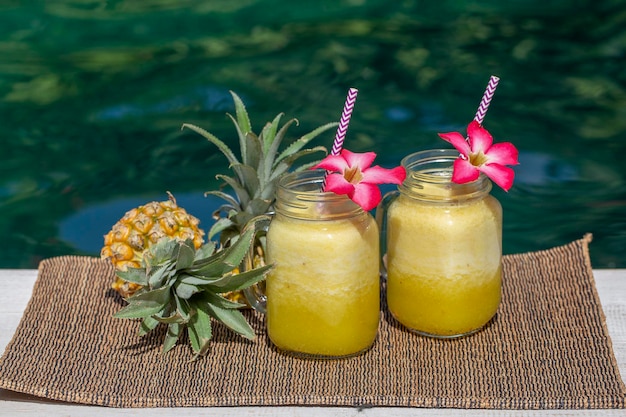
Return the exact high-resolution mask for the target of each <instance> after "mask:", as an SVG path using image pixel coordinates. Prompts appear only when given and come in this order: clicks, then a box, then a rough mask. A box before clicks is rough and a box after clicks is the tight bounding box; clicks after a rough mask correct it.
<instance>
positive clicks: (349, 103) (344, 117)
mask: <svg viewBox="0 0 626 417" xmlns="http://www.w3.org/2000/svg"><path fill="white" fill-rule="evenodd" d="M358 92H359V90H357V89H356V88H350V89H349V90H348V96H347V97H346V102H345V103H344V105H343V111H342V112H341V120H340V121H339V127H338V128H337V133H336V134H335V141H334V142H333V148H332V150H331V151H330V154H331V155H339V153H340V152H341V149H342V148H343V141H344V139H345V138H346V133H347V132H348V124H349V123H350V117H351V116H352V110H354V103H356V95H357V94H358ZM328 174H329V173H328V172H326V175H325V176H324V183H323V184H322V192H323V191H325V190H326V177H327V176H328Z"/></svg>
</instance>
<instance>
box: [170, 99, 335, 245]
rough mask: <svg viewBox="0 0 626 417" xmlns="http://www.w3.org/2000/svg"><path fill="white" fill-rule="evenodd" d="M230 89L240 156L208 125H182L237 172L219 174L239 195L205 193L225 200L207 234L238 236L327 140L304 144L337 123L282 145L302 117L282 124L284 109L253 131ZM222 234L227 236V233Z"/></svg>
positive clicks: (210, 236) (245, 111)
mask: <svg viewBox="0 0 626 417" xmlns="http://www.w3.org/2000/svg"><path fill="white" fill-rule="evenodd" d="M230 93H231V95H232V97H233V101H234V103H235V116H233V115H231V114H229V115H228V117H230V119H231V120H232V122H233V124H234V126H235V129H236V131H237V136H238V139H239V148H240V158H241V159H239V158H238V157H237V156H236V155H235V153H234V152H233V151H232V150H231V149H230V148H229V147H228V145H226V143H224V142H223V141H222V140H220V139H218V138H217V137H216V136H215V135H213V134H212V133H210V132H208V131H206V130H205V129H203V128H201V127H199V126H196V125H192V124H187V123H185V124H183V126H182V128H183V129H185V128H188V129H191V130H193V131H194V132H196V133H198V134H200V135H201V136H203V137H205V138H206V139H207V140H208V141H209V142H211V143H213V144H214V145H215V146H216V147H217V148H218V149H219V150H220V151H221V152H222V153H223V154H224V156H225V157H226V159H227V160H228V163H229V165H230V168H231V169H232V170H233V171H234V174H235V175H234V176H227V175H218V176H217V178H218V179H220V180H222V181H223V182H224V183H225V184H226V185H228V186H229V187H230V188H232V190H233V191H234V193H235V196H230V195H229V194H227V193H224V192H222V191H208V192H206V193H205V195H214V196H217V197H219V198H221V199H223V200H225V204H223V205H222V206H221V207H220V208H219V209H218V210H216V211H215V213H214V218H215V219H216V222H215V224H214V225H213V227H212V228H211V230H210V231H209V235H208V237H209V239H211V238H212V237H213V236H215V235H217V234H218V233H220V232H223V231H225V230H227V229H231V233H230V236H236V235H237V234H239V233H240V232H241V229H242V226H243V225H244V224H246V223H247V222H248V221H249V220H250V219H251V218H252V217H254V216H257V215H261V214H265V213H267V212H268V211H270V208H271V206H272V205H273V203H274V193H275V188H276V184H277V182H278V179H279V177H280V176H281V175H282V174H284V173H285V172H287V171H288V170H289V169H291V168H292V166H293V164H294V163H295V162H296V161H297V160H298V159H300V158H302V157H304V156H305V155H310V154H313V153H316V152H323V153H324V154H326V153H328V151H327V149H326V148H325V147H323V146H315V147H312V148H305V146H306V145H307V144H308V143H309V142H310V141H311V140H313V139H315V138H316V137H317V136H319V135H320V134H322V133H323V132H325V131H327V130H328V129H331V128H333V127H336V126H337V123H334V122H333V123H327V124H325V125H322V126H319V127H317V128H316V129H314V130H312V131H311V132H309V133H307V134H305V135H303V136H301V137H300V138H299V139H296V140H294V141H293V142H291V143H290V144H289V145H288V146H286V147H285V148H284V149H283V150H282V151H279V149H280V148H281V144H282V143H283V142H284V141H285V137H286V135H287V131H288V130H289V128H290V127H291V126H292V125H294V124H296V125H297V124H298V120H297V119H291V120H288V121H287V122H286V123H284V124H283V125H282V126H281V125H280V123H281V120H282V117H283V116H284V114H283V113H279V114H278V115H276V116H275V117H274V119H273V120H272V121H271V122H267V123H266V124H265V126H264V127H263V129H262V130H261V133H260V134H259V135H258V136H257V135H256V134H255V133H254V132H253V131H252V124H251V122H250V117H249V115H248V112H247V110H246V107H245V105H244V103H243V101H242V100H241V98H240V97H239V96H238V95H237V94H235V93H234V92H232V91H231V92H230ZM315 163H316V162H311V163H309V164H303V165H302V166H299V167H297V168H296V169H295V170H297V171H298V170H303V169H306V168H308V167H310V166H313V165H315ZM223 214H225V216H223ZM222 240H223V241H224V239H222ZM227 240H228V239H227Z"/></svg>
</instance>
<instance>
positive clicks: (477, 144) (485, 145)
mask: <svg viewBox="0 0 626 417" xmlns="http://www.w3.org/2000/svg"><path fill="white" fill-rule="evenodd" d="M467 136H469V143H470V147H471V148H472V153H479V152H482V153H484V154H486V153H487V151H488V150H489V148H490V147H491V144H492V143H493V137H492V136H491V133H489V132H487V130H486V129H483V127H482V126H481V125H480V124H479V123H478V122H477V121H476V120H472V122H471V123H470V124H469V125H468V126H467Z"/></svg>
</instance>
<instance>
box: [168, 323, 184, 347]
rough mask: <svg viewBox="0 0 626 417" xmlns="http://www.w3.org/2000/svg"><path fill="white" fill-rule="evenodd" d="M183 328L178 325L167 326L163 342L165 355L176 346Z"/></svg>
mask: <svg viewBox="0 0 626 417" xmlns="http://www.w3.org/2000/svg"><path fill="white" fill-rule="evenodd" d="M182 330H183V326H181V325H180V324H179V323H170V324H169V325H168V326H167V333H166V334H165V340H164V341H163V353H167V352H169V351H170V350H172V348H173V347H174V346H175V345H176V342H178V338H179V337H180V335H181V334H182Z"/></svg>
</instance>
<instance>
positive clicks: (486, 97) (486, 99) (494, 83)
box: [474, 75, 500, 125]
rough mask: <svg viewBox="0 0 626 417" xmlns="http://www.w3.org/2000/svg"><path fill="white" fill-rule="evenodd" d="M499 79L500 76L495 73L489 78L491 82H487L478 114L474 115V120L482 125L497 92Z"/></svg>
mask: <svg viewBox="0 0 626 417" xmlns="http://www.w3.org/2000/svg"><path fill="white" fill-rule="evenodd" d="M498 81H500V78H498V77H496V76H495V75H492V76H491V78H489V84H487V89H486V90H485V93H484V94H483V98H482V100H480V106H478V111H477V112H476V116H474V120H476V121H477V122H478V124H480V125H482V124H483V120H485V115H486V114H487V109H489V103H491V99H492V98H493V95H494V93H495V92H496V87H498Z"/></svg>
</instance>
